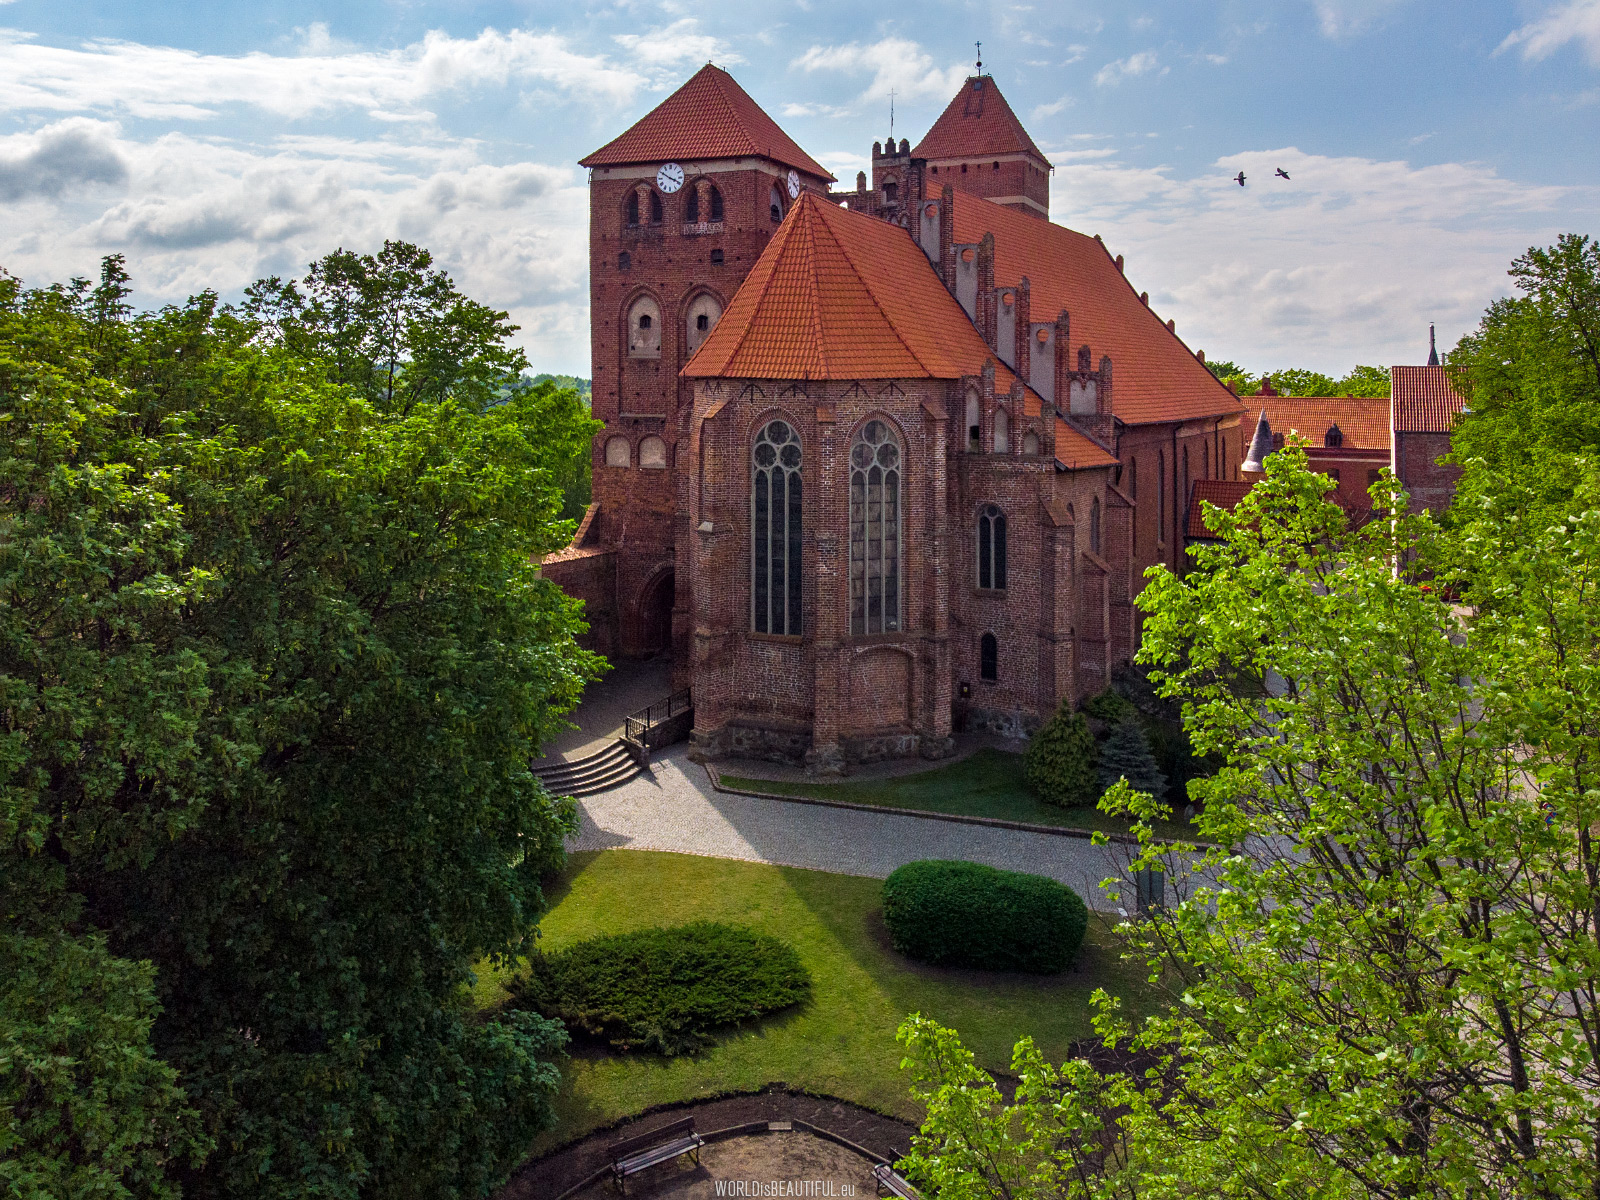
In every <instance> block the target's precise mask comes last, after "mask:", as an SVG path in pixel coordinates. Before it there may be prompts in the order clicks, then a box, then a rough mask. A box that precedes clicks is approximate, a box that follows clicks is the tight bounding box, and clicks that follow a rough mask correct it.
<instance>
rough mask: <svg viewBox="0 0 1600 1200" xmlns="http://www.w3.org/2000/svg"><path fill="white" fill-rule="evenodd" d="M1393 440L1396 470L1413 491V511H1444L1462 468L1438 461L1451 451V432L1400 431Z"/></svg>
mask: <svg viewBox="0 0 1600 1200" xmlns="http://www.w3.org/2000/svg"><path fill="white" fill-rule="evenodd" d="M1394 440H1395V455H1394V457H1395V464H1394V472H1395V474H1396V475H1397V476H1399V477H1400V482H1401V483H1402V484H1404V485H1405V489H1406V491H1407V492H1408V493H1410V496H1411V508H1412V510H1413V511H1414V512H1421V511H1423V510H1424V509H1426V510H1428V511H1429V512H1432V513H1434V514H1435V515H1439V514H1442V513H1443V512H1444V511H1445V510H1446V509H1447V508H1449V507H1450V501H1451V500H1452V499H1453V498H1454V497H1455V492H1456V482H1457V481H1458V480H1459V479H1460V478H1461V468H1460V467H1457V466H1453V465H1450V464H1445V463H1440V462H1439V461H1438V460H1439V459H1440V458H1441V457H1443V456H1444V455H1445V454H1448V453H1449V452H1450V435H1449V434H1448V433H1400V432H1398V431H1397V432H1396V433H1395V434H1394Z"/></svg>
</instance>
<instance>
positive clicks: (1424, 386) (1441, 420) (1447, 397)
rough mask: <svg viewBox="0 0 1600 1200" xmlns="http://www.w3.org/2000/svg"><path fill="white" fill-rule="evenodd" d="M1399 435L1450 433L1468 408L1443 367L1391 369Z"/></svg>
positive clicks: (1396, 424)
mask: <svg viewBox="0 0 1600 1200" xmlns="http://www.w3.org/2000/svg"><path fill="white" fill-rule="evenodd" d="M1389 395H1390V396H1391V397H1392V399H1393V403H1394V430H1395V432H1396V433H1449V432H1450V431H1451V430H1452V429H1454V428H1455V427H1456V418H1457V417H1459V416H1460V415H1461V410H1462V409H1463V408H1465V407H1466V406H1467V402H1466V401H1465V400H1464V399H1462V397H1461V393H1460V392H1458V391H1456V389H1455V388H1454V387H1453V386H1451V383H1450V374H1449V371H1448V370H1447V369H1446V368H1444V367H1390V368H1389Z"/></svg>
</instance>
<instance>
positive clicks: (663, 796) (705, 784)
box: [568, 746, 1131, 910]
mask: <svg viewBox="0 0 1600 1200" xmlns="http://www.w3.org/2000/svg"><path fill="white" fill-rule="evenodd" d="M651 767H652V771H651V773H650V774H648V775H641V776H639V778H637V779H635V780H633V781H632V782H630V783H627V784H625V785H623V786H622V787H620V788H617V789H615V790H613V791H609V792H603V793H601V794H600V795H598V796H586V797H584V798H582V799H581V800H579V801H578V804H579V806H580V808H581V810H582V818H583V825H582V828H581V829H580V830H579V832H578V835H577V837H576V838H574V839H573V840H572V841H571V842H569V843H568V846H569V848H570V849H573V850H607V849H614V848H621V847H627V848H631V849H635V850H670V851H672V852H674V853H678V854H703V855H706V856H708V857H711V858H737V859H743V860H745V861H746V862H762V863H775V864H778V865H781V866H787V867H809V868H812V869H814V870H819V871H833V872H836V873H838V874H841V875H864V876H868V877H870V878H875V879H882V878H885V877H886V876H887V875H888V874H889V872H891V871H893V870H894V869H895V868H896V867H898V866H901V865H903V864H905V863H908V862H912V861H914V860H916V859H919V858H957V859H968V860H970V861H972V862H981V863H987V864H989V865H990V866H993V867H1003V868H1006V869H1007V870H1013V871H1032V872H1034V873H1036V874H1040V875H1049V876H1051V877H1052V878H1054V879H1059V880H1060V881H1061V882H1062V883H1065V884H1066V885H1067V886H1069V887H1071V888H1072V889H1073V890H1074V891H1076V892H1077V893H1078V894H1079V895H1080V896H1082V897H1083V898H1084V900H1085V901H1087V902H1088V904H1089V906H1090V907H1091V908H1099V909H1109V910H1114V909H1116V908H1117V907H1118V905H1119V903H1127V900H1119V899H1116V898H1113V896H1112V895H1108V894H1107V893H1106V892H1105V891H1103V890H1102V889H1101V888H1100V887H1099V886H1098V884H1099V882H1100V880H1102V879H1105V878H1107V877H1108V876H1111V875H1115V874H1118V873H1119V872H1118V869H1117V864H1118V861H1119V858H1122V857H1123V856H1125V855H1126V854H1127V850H1126V848H1119V847H1117V846H1096V845H1094V844H1093V843H1092V842H1090V841H1089V840H1088V839H1087V838H1081V837H1067V836H1063V835H1059V834H1048V833H1028V832H1024V831H1022V830H1016V829H995V828H990V827H986V826H982V825H967V824H962V823H959V822H954V821H941V820H938V819H936V818H931V817H906V816H899V815H896V814H893V813H874V812H860V811H856V810H853V809H843V808H828V807H824V806H821V805H813V804H794V803H789V802H787V801H783V800H764V799H760V798H758V797H755V796H731V795H728V794H726V793H723V792H718V791H716V790H715V789H713V788H712V786H711V781H710V779H709V778H708V777H707V776H706V772H705V770H704V768H702V767H701V766H699V765H698V764H696V763H692V762H690V761H689V759H688V748H687V747H686V746H677V747H674V748H673V749H672V750H670V751H669V752H667V753H665V754H662V755H660V756H659V757H658V758H657V759H656V760H655V761H654V762H653V763H652V764H651ZM1128 900H1131V892H1130V894H1129V896H1128Z"/></svg>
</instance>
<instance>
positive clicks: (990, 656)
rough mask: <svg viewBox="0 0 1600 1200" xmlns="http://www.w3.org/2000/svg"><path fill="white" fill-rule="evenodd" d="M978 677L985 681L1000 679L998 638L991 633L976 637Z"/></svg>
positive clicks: (995, 681)
mask: <svg viewBox="0 0 1600 1200" xmlns="http://www.w3.org/2000/svg"><path fill="white" fill-rule="evenodd" d="M978 678H980V679H982V680H983V681H984V682H985V683H997V682H999V679H1000V640H999V639H998V638H996V637H995V636H994V634H992V633H986V634H984V635H983V636H982V637H981V638H979V639H978Z"/></svg>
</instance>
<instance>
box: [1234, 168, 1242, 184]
mask: <svg viewBox="0 0 1600 1200" xmlns="http://www.w3.org/2000/svg"><path fill="white" fill-rule="evenodd" d="M1233 181H1234V182H1235V183H1237V184H1238V185H1239V186H1240V187H1243V186H1244V172H1243V171H1240V172H1239V173H1238V174H1237V175H1235V176H1234V177H1233Z"/></svg>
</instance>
